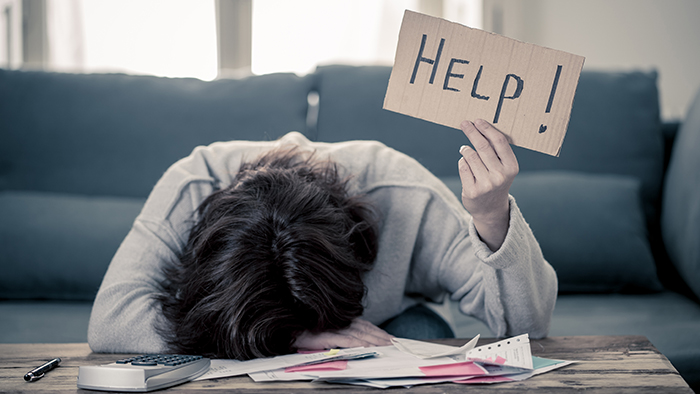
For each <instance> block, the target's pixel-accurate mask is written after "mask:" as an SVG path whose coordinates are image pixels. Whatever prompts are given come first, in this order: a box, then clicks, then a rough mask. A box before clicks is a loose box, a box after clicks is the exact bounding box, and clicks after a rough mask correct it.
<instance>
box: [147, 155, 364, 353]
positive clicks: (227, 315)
mask: <svg viewBox="0 0 700 394" xmlns="http://www.w3.org/2000/svg"><path fill="white" fill-rule="evenodd" d="M346 185H347V180H343V179H340V178H339V175H338V169H337V166H336V165H335V164H334V163H332V162H330V161H317V160H316V159H315V158H314V155H313V154H308V153H303V152H301V151H300V150H299V149H296V148H291V149H290V148H287V149H278V150H274V151H271V152H269V153H267V154H264V155H263V156H261V157H259V158H258V159H257V160H254V161H252V162H248V163H244V164H243V165H242V166H241V167H240V170H239V172H238V174H236V176H235V177H234V179H233V182H232V186H231V187H228V188H225V189H222V190H219V191H216V192H214V193H213V194H212V195H210V196H209V197H208V198H206V199H205V200H204V202H203V203H202V204H201V206H200V207H199V208H198V210H197V212H198V214H199V219H198V220H197V221H196V224H195V225H194V227H193V229H192V231H191V234H190V238H189V241H188V243H187V246H186V248H185V250H184V251H183V253H182V255H181V256H180V259H179V261H177V262H175V263H174V264H172V265H171V266H169V267H168V268H166V269H165V272H164V273H165V278H166V280H165V281H164V282H163V283H161V285H162V289H163V291H162V292H161V293H160V294H158V295H157V296H156V300H157V301H158V302H159V303H160V306H161V308H162V312H163V316H164V317H165V323H166V324H165V326H163V327H159V332H160V334H161V335H162V336H163V338H164V339H165V341H166V343H167V344H168V345H169V347H170V349H171V350H172V351H174V352H177V353H185V354H203V355H207V356H210V357H221V358H234V359H250V358H256V357H265V356H271V355H278V354H285V353H289V352H291V351H293V350H294V349H293V343H294V340H295V339H296V336H297V335H298V334H300V333H301V332H303V331H305V330H309V331H323V330H333V329H340V328H343V327H346V326H348V325H349V324H350V323H351V321H352V320H353V319H354V318H356V317H359V316H360V315H362V312H363V306H362V300H363V297H364V295H365V291H366V289H365V286H364V283H363V280H362V277H363V274H364V273H365V272H367V271H368V270H370V269H371V267H372V263H373V261H374V259H375V257H376V253H377V222H376V221H377V219H376V214H375V211H374V210H373V208H372V207H371V205H370V204H368V203H367V202H366V201H365V200H364V199H363V197H361V196H349V195H348V193H347V190H346Z"/></svg>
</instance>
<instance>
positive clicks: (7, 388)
mask: <svg viewBox="0 0 700 394" xmlns="http://www.w3.org/2000/svg"><path fill="white" fill-rule="evenodd" d="M493 341H495V340H494V339H482V340H480V341H479V345H483V344H486V343H490V342H493ZM436 342H440V343H446V344H450V345H462V344H464V343H466V340H460V339H450V340H440V341H436ZM530 346H531V348H532V354H533V355H536V356H541V357H546V358H554V359H562V360H577V361H580V362H578V363H576V364H573V365H569V366H567V367H564V368H561V369H558V370H554V371H550V372H547V373H545V374H542V375H538V376H534V377H532V378H530V379H527V380H525V381H522V382H509V383H499V384H494V385H483V386H480V385H469V386H465V385H459V384H454V383H443V384H437V385H423V386H415V387H413V388H410V389H395V388H392V389H389V390H388V391H384V392H386V393H389V394H396V393H404V392H405V393H411V394H423V393H435V394H437V393H457V392H459V393H463V392H469V393H485V392H489V393H493V392H513V393H520V392H523V391H526V390H535V389H537V390H538V391H539V392H544V393H553V392H556V393H560V392H565V393H566V392H574V391H583V390H585V391H586V392H587V393H588V392H596V393H691V394H692V393H693V391H692V390H691V389H690V387H689V386H688V385H687V384H686V383H685V381H684V380H683V378H681V377H680V375H679V374H678V372H677V371H676V369H675V368H674V367H673V365H671V363H670V362H669V361H668V359H666V357H664V355H663V354H661V353H660V352H659V351H658V350H657V349H656V348H655V347H654V346H653V345H652V344H651V343H650V342H649V340H647V339H646V338H645V337H643V336H577V337H551V338H546V339H541V340H531V344H530ZM54 357H60V358H61V359H62V362H61V366H60V367H59V368H57V369H54V370H53V371H51V372H49V373H47V374H46V376H45V377H44V378H43V379H40V380H38V381H36V382H32V383H28V382H25V381H24V379H23V376H24V374H25V373H27V372H28V371H29V370H31V369H32V368H34V367H36V366H38V365H40V364H42V363H43V362H45V361H47V360H49V359H51V358H54ZM120 357H121V355H119V356H116V355H113V354H95V353H92V352H91V351H90V348H89V347H88V345H87V344H85V343H74V344H0V392H35V391H40V392H45V391H51V392H59V393H62V392H66V393H68V392H71V393H72V392H77V391H81V392H85V393H88V392H92V393H96V391H87V390H78V388H77V386H76V381H77V376H78V367H79V366H81V365H97V364H107V363H110V362H113V361H114V360H116V359H117V358H120ZM314 390H318V391H323V392H326V393H328V392H336V391H337V392H342V393H345V394H351V393H359V392H362V393H366V392H368V391H375V392H380V391H382V390H381V389H372V388H368V387H360V386H349V385H339V384H329V383H311V382H291V383H290V382H273V383H255V382H253V381H252V380H251V379H250V378H249V377H247V376H241V377H233V378H226V379H213V380H204V381H198V382H190V383H186V384H183V385H180V386H175V387H172V388H170V389H168V390H167V391H180V392H183V391H185V392H207V393H212V392H217V391H219V392H223V391H226V392H238V393H279V394H283V393H284V394H286V393H306V392H310V391H314ZM164 391H165V390H164ZM159 392H160V391H159Z"/></svg>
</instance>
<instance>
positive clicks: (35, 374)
mask: <svg viewBox="0 0 700 394" xmlns="http://www.w3.org/2000/svg"><path fill="white" fill-rule="evenodd" d="M60 362H61V359H60V358H58V357H56V358H54V359H53V360H51V361H49V362H47V363H46V364H42V365H40V366H38V367H36V368H34V369H32V370H31V371H29V372H27V374H26V375H24V380H26V381H27V382H34V381H36V380H39V379H41V378H43V377H44V374H45V373H47V372H49V371H50V370H52V369H54V368H56V367H58V364H59V363H60Z"/></svg>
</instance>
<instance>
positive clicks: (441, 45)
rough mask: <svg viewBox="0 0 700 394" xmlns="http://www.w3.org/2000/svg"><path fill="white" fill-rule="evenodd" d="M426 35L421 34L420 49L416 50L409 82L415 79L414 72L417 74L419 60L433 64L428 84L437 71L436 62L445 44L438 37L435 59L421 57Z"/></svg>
mask: <svg viewBox="0 0 700 394" xmlns="http://www.w3.org/2000/svg"><path fill="white" fill-rule="evenodd" d="M427 39H428V36H427V35H425V34H423V39H422V40H421V42H420V50H419V51H418V57H417V58H416V65H415V66H413V74H412V75H411V83H414V82H415V81H416V74H418V66H419V65H420V62H426V63H428V64H432V65H433V72H432V73H431V74H430V84H432V83H433V81H434V80H435V73H437V68H438V62H440V55H441V54H442V47H443V46H444V45H445V39H444V38H441V39H440V46H438V50H437V55H435V60H433V59H428V58H426V57H423V50H424V49H425V41H426V40H427Z"/></svg>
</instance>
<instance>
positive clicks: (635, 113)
mask: <svg viewBox="0 0 700 394" xmlns="http://www.w3.org/2000/svg"><path fill="white" fill-rule="evenodd" d="M316 74H317V77H318V80H317V84H318V85H317V89H318V92H319V96H320V106H319V117H318V130H317V138H318V139H319V140H321V141H342V140H347V139H376V140H379V141H382V142H384V143H386V144H387V145H389V146H391V147H393V148H396V149H398V150H400V151H402V152H404V153H407V154H408V155H410V156H412V157H414V158H416V159H418V161H420V162H421V163H422V164H423V165H425V166H426V167H427V168H428V169H430V170H431V171H432V172H433V173H435V174H436V175H438V176H440V177H450V176H452V177H454V176H457V172H456V168H457V166H456V163H457V160H458V159H459V152H458V151H459V147H460V146H461V145H463V144H466V143H468V140H467V138H466V137H465V136H464V135H463V134H462V132H461V131H459V130H456V129H452V128H448V127H444V126H440V125H436V124H433V123H429V122H426V121H423V120H420V119H416V118H412V117H409V116H405V115H401V114H397V113H394V112H390V111H386V110H383V109H382V105H383V102H384V95H385V92H386V87H387V84H388V82H389V75H390V74H391V68H390V67H382V66H368V67H352V66H327V67H321V68H319V69H318V70H317V72H316ZM656 79H657V75H656V73H655V72H649V73H643V72H626V73H613V72H592V71H584V72H583V73H582V75H581V78H580V82H579V85H578V89H577V92H576V97H575V101H574V107H573V110H572V114H571V121H570V124H569V129H568V132H567V135H566V138H565V140H564V145H563V147H562V150H561V154H560V156H559V157H552V156H549V155H545V154H542V153H538V152H534V151H530V150H527V149H523V148H518V147H515V148H514V150H515V152H516V155H517V157H518V161H519V163H520V168H521V172H529V171H546V170H552V171H562V170H565V171H582V172H586V173H599V174H618V175H625V176H631V177H634V178H637V179H640V180H641V182H642V193H643V198H644V203H645V208H646V210H647V211H648V213H649V214H652V213H653V211H654V208H653V207H654V205H655V204H656V203H657V201H658V196H659V194H660V187H661V180H662V176H663V138H662V133H661V122H660V119H659V100H658V91H657V87H656Z"/></svg>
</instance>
